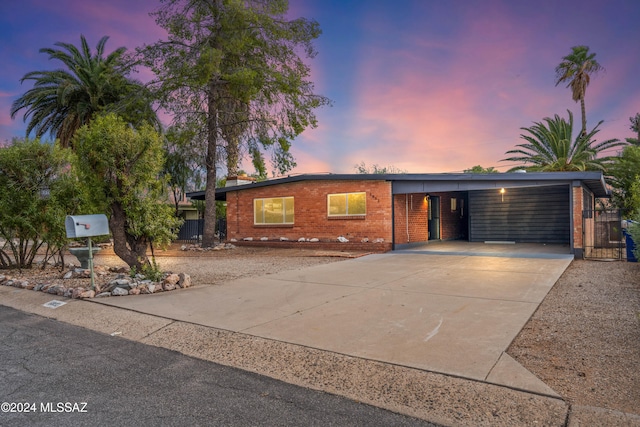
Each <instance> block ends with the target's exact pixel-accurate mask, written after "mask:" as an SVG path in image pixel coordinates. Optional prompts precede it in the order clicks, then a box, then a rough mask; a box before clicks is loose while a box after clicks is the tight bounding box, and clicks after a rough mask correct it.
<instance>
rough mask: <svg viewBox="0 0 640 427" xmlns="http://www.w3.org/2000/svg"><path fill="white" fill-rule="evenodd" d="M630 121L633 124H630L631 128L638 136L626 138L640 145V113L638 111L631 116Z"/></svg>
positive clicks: (630, 142)
mask: <svg viewBox="0 0 640 427" xmlns="http://www.w3.org/2000/svg"><path fill="white" fill-rule="evenodd" d="M629 121H630V122H631V126H629V129H631V130H632V131H634V132H635V133H636V135H637V137H636V138H626V140H627V142H628V143H629V144H633V145H640V113H636V115H635V116H633V117H629Z"/></svg>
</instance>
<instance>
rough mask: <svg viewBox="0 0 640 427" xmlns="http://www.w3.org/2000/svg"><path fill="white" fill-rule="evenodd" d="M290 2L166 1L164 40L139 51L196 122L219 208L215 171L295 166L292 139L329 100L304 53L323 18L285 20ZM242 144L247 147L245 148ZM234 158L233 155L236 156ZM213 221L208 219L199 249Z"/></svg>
mask: <svg viewBox="0 0 640 427" xmlns="http://www.w3.org/2000/svg"><path fill="white" fill-rule="evenodd" d="M287 12H288V2H287V1H286V0H248V1H240V0H167V1H165V2H164V3H163V5H162V6H161V7H160V9H158V10H157V11H156V12H154V13H153V16H155V18H156V23H157V24H158V25H159V26H160V27H162V28H163V29H165V30H166V31H167V33H168V40H166V41H159V42H157V43H155V44H153V45H150V46H144V47H143V48H141V49H139V50H138V53H139V59H140V62H141V63H142V64H144V65H146V66H148V67H150V68H151V69H152V70H153V71H154V73H155V74H156V75H157V80H156V81H155V82H152V84H151V87H153V89H154V90H155V91H156V93H157V94H158V97H159V99H160V101H161V105H162V106H163V107H164V108H166V109H167V110H168V111H170V112H171V113H173V117H174V122H175V123H176V124H178V123H179V124H187V123H191V124H194V126H195V128H197V129H200V132H201V133H200V134H199V135H198V136H197V137H196V138H194V140H196V141H199V142H201V143H202V145H203V147H204V150H203V151H204V152H205V156H204V158H205V167H206V170H207V184H206V190H205V193H206V204H207V209H208V210H209V211H210V212H211V211H213V210H214V209H215V207H214V205H215V186H216V175H217V170H216V168H217V167H219V166H220V164H219V163H220V162H221V160H222V159H223V158H224V157H226V158H227V164H228V167H229V168H231V169H232V168H233V167H234V166H237V163H236V162H235V161H234V160H233V159H234V158H239V157H240V156H241V155H242V153H247V154H248V155H250V156H251V158H252V160H253V165H254V167H255V168H256V171H257V172H258V174H259V175H260V176H266V174H267V171H266V165H265V159H264V154H263V152H264V151H270V152H271V160H272V165H273V168H275V169H276V170H278V171H279V172H280V173H285V172H287V171H289V170H290V169H292V168H293V167H295V165H296V164H295V161H294V159H293V156H292V155H291V153H290V151H289V150H290V147H291V143H292V141H293V140H294V139H295V138H296V137H297V136H298V135H300V134H301V133H302V132H303V131H304V130H305V129H306V128H308V127H315V126H316V124H317V121H316V116H315V113H314V110H315V109H316V108H318V107H321V106H323V105H327V104H328V103H329V101H328V99H327V98H325V97H322V96H319V95H316V94H315V93H314V87H313V83H312V82H311V81H310V79H309V77H310V68H309V66H308V65H307V64H305V62H304V61H303V59H302V58H301V57H300V53H304V54H305V55H306V57H307V58H312V57H313V56H314V55H315V50H314V48H313V45H312V42H313V40H314V39H316V38H317V37H318V36H319V35H320V28H319V25H318V23H317V22H315V21H309V20H306V19H304V18H298V19H294V20H289V19H288V18H287V16H286V15H287ZM240 144H241V146H240ZM234 156H237V157H234ZM214 237H215V224H210V223H209V222H206V221H205V229H204V236H203V245H205V246H208V245H211V244H213V241H214Z"/></svg>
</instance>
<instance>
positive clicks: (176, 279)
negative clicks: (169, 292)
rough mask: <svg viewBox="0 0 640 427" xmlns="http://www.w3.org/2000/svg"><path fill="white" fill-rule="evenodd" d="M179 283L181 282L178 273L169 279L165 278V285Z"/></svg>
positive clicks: (172, 274)
mask: <svg viewBox="0 0 640 427" xmlns="http://www.w3.org/2000/svg"><path fill="white" fill-rule="evenodd" d="M179 281H180V276H178V275H177V274H176V273H171V274H169V275H168V276H167V277H165V278H164V280H163V284H171V285H175V284H176V283H178V282H179Z"/></svg>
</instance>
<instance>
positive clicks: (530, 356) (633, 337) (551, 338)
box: [507, 261, 640, 414]
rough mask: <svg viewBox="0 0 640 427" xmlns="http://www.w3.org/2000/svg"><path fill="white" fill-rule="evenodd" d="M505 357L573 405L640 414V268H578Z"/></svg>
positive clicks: (592, 264)
mask: <svg viewBox="0 0 640 427" xmlns="http://www.w3.org/2000/svg"><path fill="white" fill-rule="evenodd" d="M507 352H508V353H509V354H510V355H511V356H512V357H514V358H515V359H516V360H517V361H518V362H520V364H522V365H523V366H524V367H525V368H527V369H528V370H529V371H531V372H533V373H534V374H535V375H536V376H537V377H539V378H540V379H541V380H542V381H544V382H545V383H546V384H547V385H549V386H550V387H551V388H553V389H554V390H555V391H556V392H558V393H559V394H560V395H561V396H562V397H563V398H565V399H566V400H567V401H569V402H570V403H571V404H575V405H589V406H596V407H604V408H608V409H616V410H619V411H623V412H630V413H635V414H638V413H640V265H638V264H636V263H625V262H597V261H574V262H572V263H571V265H570V266H569V268H568V269H567V270H566V271H565V273H564V274H563V275H562V277H560V279H559V280H558V282H557V283H556V284H555V286H554V287H553V288H552V289H551V291H550V292H549V294H548V295H547V296H546V298H545V299H544V301H543V302H542V304H541V305H540V307H539V308H538V310H537V311H536V313H535V314H534V315H533V316H532V318H531V320H530V321H529V322H528V323H527V324H526V325H525V327H524V328H523V330H522V331H521V332H520V334H519V335H518V336H517V337H516V339H515V340H514V341H513V343H512V344H511V346H510V347H509V349H508V350H507Z"/></svg>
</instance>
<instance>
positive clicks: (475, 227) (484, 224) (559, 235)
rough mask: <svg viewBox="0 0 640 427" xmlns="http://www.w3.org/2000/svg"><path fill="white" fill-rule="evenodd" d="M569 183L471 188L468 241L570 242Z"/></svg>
mask: <svg viewBox="0 0 640 427" xmlns="http://www.w3.org/2000/svg"><path fill="white" fill-rule="evenodd" d="M569 190H570V189H569V188H568V187H567V186H564V185H561V186H550V187H529V188H507V189H506V190H505V192H504V194H501V193H500V189H495V190H480V191H469V241H471V242H483V241H488V240H497V241H514V242H536V243H569V240H570V237H569V233H570V218H569V212H570V210H569Z"/></svg>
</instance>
